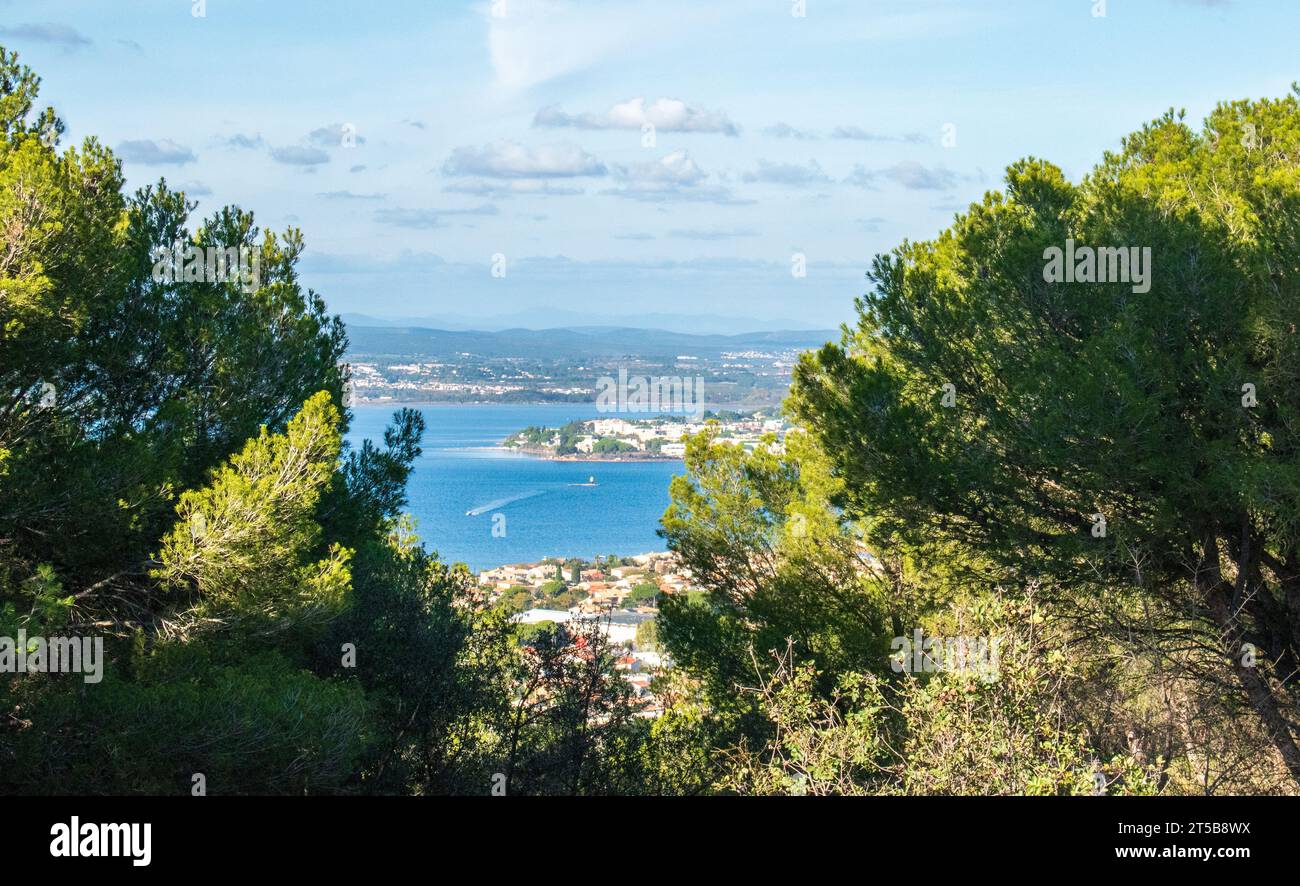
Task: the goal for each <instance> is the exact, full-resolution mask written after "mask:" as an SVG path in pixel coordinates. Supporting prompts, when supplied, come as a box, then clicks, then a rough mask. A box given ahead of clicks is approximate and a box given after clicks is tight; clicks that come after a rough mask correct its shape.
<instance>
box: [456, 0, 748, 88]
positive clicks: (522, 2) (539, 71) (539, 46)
mask: <svg viewBox="0 0 1300 886" xmlns="http://www.w3.org/2000/svg"><path fill="white" fill-rule="evenodd" d="M747 2H748V0H747ZM494 5H495V4H494V3H493V2H491V0H489V2H486V3H484V4H483V5H482V9H483V12H484V16H485V18H486V21H487V27H488V35H487V47H488V58H489V60H490V61H491V64H492V69H493V71H494V72H495V74H496V81H497V84H498V85H499V86H502V87H504V88H506V89H508V90H523V89H530V88H532V87H534V86H537V85H538V84H541V83H545V82H546V81H548V80H553V79H555V78H557V77H563V76H566V75H570V74H576V73H579V72H581V71H583V70H586V69H587V68H590V67H592V66H594V65H598V64H601V63H603V62H606V61H609V60H611V59H615V58H617V59H620V60H622V59H627V58H629V57H631V56H633V55H637V54H651V53H660V52H663V51H664V50H665V48H666V47H669V46H673V45H677V44H680V43H681V42H682V41H684V40H687V39H692V38H700V37H702V36H706V35H707V34H709V33H710V32H711V30H712V29H716V28H717V27H718V26H719V19H720V17H723V16H728V15H736V14H738V13H741V12H744V11H747V7H746V3H742V2H740V0H727V2H722V0H712V2H710V3H699V2H696V0H656V2H654V3H628V2H627V0H505V2H504V6H503V7H497V8H498V9H501V8H503V9H504V14H503V15H493V6H494Z"/></svg>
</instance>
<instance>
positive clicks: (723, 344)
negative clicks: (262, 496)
mask: <svg viewBox="0 0 1300 886" xmlns="http://www.w3.org/2000/svg"><path fill="white" fill-rule="evenodd" d="M348 316H349V315H345V316H344V320H345V322H347V324H348V336H349V339H350V341H351V345H350V347H349V349H348V353H349V356H351V357H353V358H371V359H374V358H385V357H387V358H395V357H396V358H405V357H446V356H452V355H459V354H469V355H473V356H477V357H485V358H496V357H532V358H543V359H545V358H559V359H567V360H577V361H581V360H582V359H584V358H618V357H622V356H641V357H658V358H669V359H671V358H672V357H675V356H694V357H716V356H717V355H718V354H719V353H721V352H724V351H748V350H762V351H773V350H778V351H779V350H787V349H798V350H807V349H809V348H817V347H820V346H821V345H822V344H824V343H826V342H828V341H833V340H835V341H837V340H838V339H839V335H840V334H839V332H838V330H833V329H820V330H806V329H799V330H774V331H768V332H745V333H741V334H738V335H718V334H709V335H693V334H689V333H684V332H674V331H670V330H665V329H640V328H632V327H625V326H567V327H559V328H554V329H503V330H499V331H486V330H457V329H428V328H423V327H417V326H396V325H384V326H373V325H367V324H365V323H364V322H362V323H357V322H356V320H357V319H361V320H363V321H364V320H366V319H369V318H364V317H362V318H358V317H357V316H356V315H351V316H352V318H353V319H352V320H351V322H348Z"/></svg>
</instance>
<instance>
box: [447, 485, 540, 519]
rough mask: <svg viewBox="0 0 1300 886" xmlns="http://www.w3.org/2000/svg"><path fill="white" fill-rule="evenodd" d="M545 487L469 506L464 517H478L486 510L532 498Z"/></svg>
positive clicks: (493, 509)
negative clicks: (473, 506) (472, 506)
mask: <svg viewBox="0 0 1300 886" xmlns="http://www.w3.org/2000/svg"><path fill="white" fill-rule="evenodd" d="M546 491H547V490H545V489H538V490H536V491H535V492H525V493H524V494H523V495H512V496H510V497H509V498H499V499H497V500H496V501H490V502H488V503H487V504H485V505H479V506H478V507H476V508H470V509H469V510H468V511H466V512H465V516H466V517H479V516H482V515H483V514H486V513H487V512H488V511H495V510H496V509H497V508H504V507H505V506H506V505H509V504H514V503H515V502H517V501H523V500H524V499H526V498H534V497H536V496H539V495H545V494H546Z"/></svg>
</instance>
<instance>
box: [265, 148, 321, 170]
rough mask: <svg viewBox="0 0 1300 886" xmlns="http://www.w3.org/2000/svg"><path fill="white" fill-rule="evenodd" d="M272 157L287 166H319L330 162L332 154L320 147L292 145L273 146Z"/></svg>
mask: <svg viewBox="0 0 1300 886" xmlns="http://www.w3.org/2000/svg"><path fill="white" fill-rule="evenodd" d="M271 159H272V160H274V161H275V162H276V163H284V164H285V165H287V166H319V165H320V164H322V163H328V162H330V155H329V154H327V153H325V152H324V151H322V150H321V149H320V148H305V147H302V146H301V145H290V146H288V147H285V148H272V149H271Z"/></svg>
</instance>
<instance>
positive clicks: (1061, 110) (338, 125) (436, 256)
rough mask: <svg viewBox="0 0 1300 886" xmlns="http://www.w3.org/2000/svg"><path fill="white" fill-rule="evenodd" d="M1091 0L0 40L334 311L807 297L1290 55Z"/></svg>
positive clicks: (33, 32)
mask: <svg viewBox="0 0 1300 886" xmlns="http://www.w3.org/2000/svg"><path fill="white" fill-rule="evenodd" d="M1104 5H1105V13H1106V14H1105V16H1104V17H1099V16H1095V15H1094V9H1095V7H1096V6H1097V0H965V2H954V0H856V2H835V0H806V2H805V3H804V7H805V10H806V14H805V15H804V16H802V17H800V16H796V15H793V14H792V12H794V11H796V9H795V7H796V4H795V3H794V2H793V0H711V2H710V0H654V2H646V0H500V2H498V3H496V4H494V3H492V2H483V3H459V2H453V0H382V2H373V3H368V4H365V3H358V2H355V0H352V2H343V0H301V2H298V0H292V2H290V0H277V2H266V0H207V2H206V4H205V9H204V10H203V11H204V13H205V14H204V15H203V16H202V17H196V16H194V15H193V11H194V6H195V3H194V2H193V0H134V2H113V3H105V2H103V0H80V2H74V0H40V2H25V0H0V44H3V45H5V46H7V47H8V48H12V49H17V50H19V52H20V53H21V56H22V60H23V61H24V62H25V63H27V64H28V65H30V66H32V67H33V68H35V69H36V70H37V72H38V73H39V74H40V75H41V76H42V78H43V81H44V83H43V88H42V98H43V100H44V101H45V102H47V103H50V104H53V105H54V106H55V108H56V109H57V110H58V111H59V113H60V115H61V116H62V117H63V118H64V120H65V121H66V123H67V124H68V132H67V135H66V137H65V143H66V141H67V140H68V139H71V140H73V141H80V140H81V139H82V138H83V137H85V136H87V135H90V134H94V135H97V136H99V137H100V138H101V140H103V141H104V142H106V143H107V144H108V145H110V146H112V147H113V148H114V149H116V150H118V151H119V154H120V156H122V158H123V164H124V169H125V171H126V173H127V177H128V182H129V184H130V185H131V186H132V187H136V186H140V185H143V184H146V183H149V182H151V181H155V180H156V179H157V178H158V177H160V176H165V177H166V178H167V180H168V181H169V182H170V183H172V184H174V185H178V186H183V187H185V188H186V189H187V190H188V191H189V192H190V193H191V195H192V196H194V197H195V198H197V199H198V200H199V208H198V210H197V214H198V215H204V214H206V213H208V212H211V211H212V210H213V209H215V208H216V207H218V206H220V205H222V204H225V203H237V204H239V205H241V206H244V207H246V208H250V209H252V210H253V211H254V212H255V213H256V214H257V217H258V220H259V222H260V223H262V224H263V225H266V226H270V227H272V228H275V229H280V228H283V227H284V226H286V225H290V224H292V225H296V226H298V227H300V228H302V229H303V231H304V234H305V236H306V240H307V244H308V252H307V255H306V257H305V259H304V262H303V272H304V273H303V275H304V278H305V279H306V280H307V282H308V283H309V284H310V285H311V286H313V287H314V288H315V289H317V290H318V291H320V292H321V293H322V294H323V295H324V296H325V298H326V300H327V301H328V303H329V304H330V306H331V308H332V309H333V310H336V311H341V312H361V313H367V314H371V315H379V316H405V317H433V318H450V319H451V320H453V321H455V322H460V323H466V324H470V325H483V326H492V325H496V326H499V325H503V324H510V323H513V322H519V323H521V324H527V325H533V326H540V325H547V324H548V323H551V325H561V324H570V323H573V322H575V321H580V320H581V319H583V318H589V319H591V320H593V321H599V322H606V321H608V320H610V319H612V318H616V319H619V320H620V321H622V322H627V323H629V324H637V325H664V323H663V322H662V321H663V318H664V317H665V316H669V317H677V318H679V320H680V323H681V324H685V326H687V327H689V326H690V325H691V324H692V322H694V321H692V320H691V319H690V318H692V317H695V316H696V315H713V316H720V317H733V318H743V319H739V320H738V321H737V322H738V324H739V327H746V328H748V327H754V326H764V327H773V326H786V325H793V324H798V325H801V326H833V325H837V324H838V323H840V322H843V321H846V320H849V319H851V317H852V312H853V309H852V302H853V298H854V296H856V295H858V294H860V293H861V292H862V291H863V289H864V288H865V282H864V279H863V273H864V272H865V270H866V268H867V267H868V266H869V263H870V260H871V257H872V256H873V255H874V254H876V253H878V252H882V251H887V250H888V249H890V248H892V247H893V246H894V245H896V244H897V243H898V242H900V241H901V240H903V239H905V238H911V239H920V238H928V237H931V236H933V235H934V234H936V233H937V232H938V231H939V230H941V229H942V228H943V227H945V226H946V225H947V224H948V223H949V222H950V221H951V218H952V215H953V213H954V212H955V211H958V210H960V209H961V208H962V207H964V206H965V205H967V204H968V203H969V202H970V201H972V200H978V199H979V198H980V196H981V195H982V194H983V192H984V191H985V190H988V189H993V188H997V187H999V185H1000V182H1001V175H1002V170H1003V169H1004V168H1005V167H1006V166H1007V165H1008V164H1009V163H1011V162H1013V161H1014V160H1016V159H1018V158H1020V157H1022V156H1025V155H1029V154H1033V155H1036V156H1041V157H1045V158H1047V159H1049V160H1051V161H1052V162H1054V163H1056V164H1058V165H1059V166H1061V167H1062V168H1063V169H1064V170H1065V172H1066V174H1067V175H1069V176H1070V177H1071V178H1076V179H1077V178H1078V177H1079V176H1081V175H1082V174H1083V173H1085V172H1086V171H1087V169H1088V168H1089V167H1090V166H1091V165H1092V164H1093V163H1094V162H1096V160H1097V159H1099V158H1100V156H1101V154H1102V152H1103V151H1104V150H1106V149H1109V148H1115V147H1117V146H1118V143H1119V140H1120V138H1121V136H1123V135H1124V134H1125V133H1127V132H1129V131H1131V130H1133V129H1134V128H1136V127H1138V126H1140V125H1141V124H1142V123H1143V122H1145V121H1147V120H1150V119H1152V118H1154V117H1156V116H1158V115H1160V114H1161V113H1162V112H1163V111H1165V110H1166V109H1168V108H1170V107H1174V108H1185V109H1186V110H1187V111H1188V114H1189V116H1190V118H1191V119H1193V120H1195V121H1197V122H1198V123H1199V120H1200V119H1201V118H1202V117H1203V116H1204V115H1205V114H1206V113H1207V112H1208V111H1209V110H1210V109H1211V108H1212V107H1213V106H1214V105H1215V104H1216V103H1217V102H1218V101H1220V100H1225V99H1233V98H1242V97H1260V96H1278V95H1282V94H1284V93H1286V92H1287V91H1288V90H1289V88H1290V83H1291V82H1292V80H1295V79H1297V78H1300V66H1298V65H1297V64H1296V60H1297V58H1300V56H1297V52H1296V46H1297V42H1296V35H1297V34H1298V33H1300V4H1297V3H1295V2H1294V0H1107V2H1105V4H1104ZM646 122H650V123H653V124H655V131H654V133H653V135H654V138H653V140H652V141H653V143H652V144H646V143H645V142H646V141H647V140H646V138H645V136H644V134H643V129H642V125H643V124H644V123H646ZM945 127H949V128H948V129H945ZM353 132H355V144H354V145H351V144H345V142H350V141H351V139H349V138H348V134H350V133H353ZM945 132H948V133H950V134H951V136H952V138H949V139H948V141H949V142H953V141H955V144H945V138H944V136H945ZM796 253H799V254H802V255H804V256H806V262H807V275H806V276H804V277H796V276H794V275H793V274H792V273H791V268H792V256H794V254H796ZM496 255H502V256H504V257H505V276H504V277H494V276H492V273H491V271H492V262H493V256H496ZM551 321H554V322H553V323H552V322H551ZM714 322H717V321H707V322H706V321H704V320H700V321H699V325H700V328H704V327H705V326H709V325H710V323H714ZM739 327H738V330H739Z"/></svg>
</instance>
